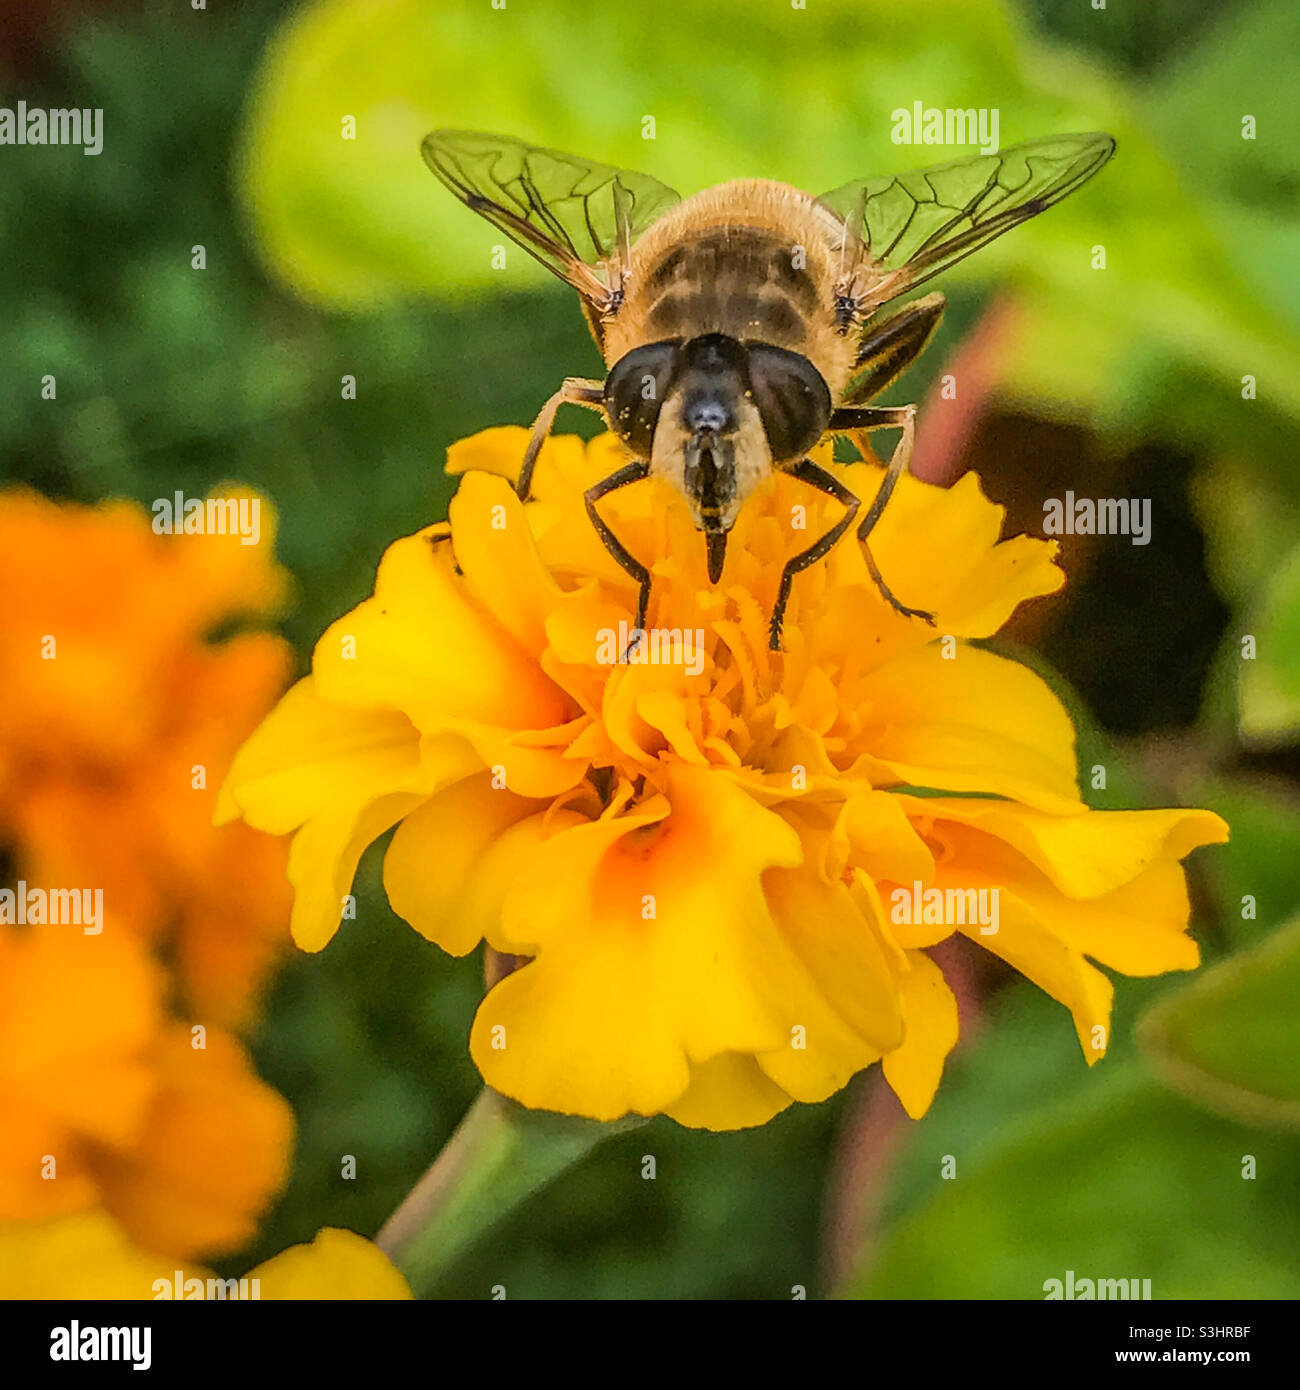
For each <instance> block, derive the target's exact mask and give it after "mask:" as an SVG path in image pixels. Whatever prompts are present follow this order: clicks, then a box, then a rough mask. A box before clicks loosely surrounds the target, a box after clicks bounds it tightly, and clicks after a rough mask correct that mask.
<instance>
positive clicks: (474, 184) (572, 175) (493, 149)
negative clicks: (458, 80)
mask: <svg viewBox="0 0 1300 1390" xmlns="http://www.w3.org/2000/svg"><path fill="white" fill-rule="evenodd" d="M422 149H423V151H424V159H425V162H426V163H427V164H428V166H429V168H430V169H432V170H433V172H434V173H435V174H436V175H437V176H438V178H440V179H441V180H442V182H443V183H445V184H446V185H447V187H448V188H450V189H451V191H452V192H453V193H454V194H455V195H456V196H457V197H458V198H459V199H460V200H461V201H462V202H463V203H465V205H466V206H467V207H470V208H472V209H473V210H474V211H475V212H477V213H479V214H480V215H481V216H483V217H486V218H487V220H488V221H489V222H491V223H493V224H494V225H495V226H497V227H499V228H500V229H501V230H502V231H503V232H504V233H505V234H506V235H507V236H508V237H510V238H511V239H512V240H514V241H517V242H518V243H519V245H520V246H522V247H523V248H524V249H525V250H526V251H528V252H529V253H530V254H531V255H533V256H536V258H537V259H538V260H539V261H541V263H542V264H543V265H544V266H546V267H547V268H548V269H550V270H553V271H554V272H555V273H556V274H557V275H558V276H559V277H560V278H561V279H562V280H567V281H568V283H569V284H570V285H572V286H573V288H574V289H576V290H577V291H578V293H579V294H581V295H582V296H583V298H584V299H586V300H587V301H588V302H589V303H590V304H591V305H592V306H593V307H594V308H596V309H598V310H603V309H605V308H607V307H608V306H609V304H610V302H611V298H612V293H613V291H614V290H616V289H617V288H618V287H619V285H620V283H621V279H622V275H623V273H624V272H625V270H626V267H627V258H628V251H629V248H630V246H631V244H632V242H633V241H634V240H635V239H636V238H637V237H638V236H639V235H640V234H641V233H642V232H643V231H644V230H645V229H646V228H647V227H648V226H649V225H650V224H651V223H652V222H654V221H656V220H657V219H658V218H659V217H660V216H662V215H663V213H665V212H666V211H667V210H668V209H669V208H671V207H673V206H674V205H675V204H676V203H678V202H680V201H681V199H680V198H679V197H678V195H677V194H676V193H674V192H673V190H672V189H671V188H669V187H667V186H666V185H665V184H662V183H660V182H659V181H658V180H657V179H653V178H651V177H650V176H649V175H648V174H638V173H635V172H633V171H631V170H628V169H616V168H614V167H613V166H612V165H609V164H596V163H594V162H593V161H592V160H589V159H582V158H580V157H579V156H577V155H571V154H562V153H560V151H558V150H547V149H542V148H541V147H540V146H537V145H526V144H524V143H523V141H521V140H512V139H510V138H509V137H508V136H504V135H487V134H483V133H481V132H478V131H472V130H435V131H434V132H433V133H432V134H431V135H427V136H425V139H424V143H423V145H422Z"/></svg>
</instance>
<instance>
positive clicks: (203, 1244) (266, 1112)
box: [96, 1026, 293, 1256]
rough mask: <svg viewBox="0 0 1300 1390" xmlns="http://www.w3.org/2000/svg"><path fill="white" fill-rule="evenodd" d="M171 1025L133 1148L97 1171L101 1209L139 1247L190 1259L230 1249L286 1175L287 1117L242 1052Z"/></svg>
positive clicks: (248, 1232) (111, 1156)
mask: <svg viewBox="0 0 1300 1390" xmlns="http://www.w3.org/2000/svg"><path fill="white" fill-rule="evenodd" d="M192 1044H193V1039H192V1036H191V1032H190V1029H189V1028H188V1027H183V1026H178V1027H177V1028H176V1030H175V1031H174V1032H173V1034H172V1035H171V1037H170V1038H169V1039H168V1040H167V1043H166V1045H165V1047H164V1049H163V1052H162V1054H161V1065H162V1074H163V1084H162V1088H161V1090H160V1091H159V1093H158V1095H157V1097H156V1099H155V1101H154V1103H153V1106H152V1108H151V1110H150V1114H149V1118H148V1121H147V1124H146V1126H145V1128H144V1131H143V1137H142V1139H141V1141H140V1142H139V1143H138V1144H137V1145H136V1146H135V1147H134V1148H133V1149H132V1150H130V1151H129V1152H121V1153H117V1152H114V1153H107V1152H106V1153H105V1154H103V1155H102V1156H101V1157H100V1159H99V1160H98V1161H97V1163H96V1172H97V1174H98V1176H99V1180H100V1184H101V1187H102V1189H103V1192H104V1200H105V1205H106V1206H107V1207H108V1209H109V1210H110V1211H111V1212H112V1213H113V1215H114V1216H115V1217H117V1219H118V1220H119V1221H121V1223H122V1225H123V1226H124V1227H125V1228H126V1230H127V1231H128V1232H129V1233H130V1235H131V1237H132V1238H133V1239H134V1240H136V1241H138V1242H139V1243H140V1244H141V1245H143V1246H146V1247H148V1248H149V1249H153V1250H162V1251H166V1252H167V1253H169V1254H175V1255H181V1256H190V1255H203V1254H216V1253H220V1252H223V1251H227V1250H233V1249H237V1248H238V1247H239V1246H241V1245H243V1244H245V1243H246V1242H247V1241H248V1240H249V1239H250V1238H251V1237H252V1235H253V1234H254V1232H255V1231H256V1229H257V1219H258V1217H259V1216H260V1214H261V1212H262V1210H263V1209H264V1208H265V1206H266V1205H267V1203H268V1202H269V1201H270V1199H271V1198H272V1197H273V1196H274V1195H275V1194H276V1193H277V1192H278V1191H279V1189H280V1187H281V1186H282V1185H283V1183H284V1181H285V1178H286V1177H287V1176H288V1171H289V1150H290V1145H291V1144H292V1140H293V1115H292V1112H291V1111H290V1109H289V1106H288V1104H287V1103H286V1102H285V1100H284V1099H283V1097H281V1096H280V1095H278V1094H277V1093H276V1092H275V1091H273V1090H272V1089H271V1088H270V1087H269V1086H267V1085H266V1084H265V1082H263V1081H262V1080H260V1079H259V1078H258V1076H257V1074H256V1073H255V1072H254V1071H253V1069H252V1067H251V1065H250V1063H249V1060H248V1057H247V1056H246V1054H245V1053H244V1050H243V1048H241V1047H240V1046H239V1044H238V1043H236V1042H235V1041H234V1040H233V1039H232V1038H230V1037H228V1036H227V1035H225V1034H223V1033H219V1032H216V1031H214V1030H209V1031H208V1033H207V1036H206V1039H205V1045H204V1046H203V1047H201V1048H200V1047H195V1046H193V1045H192Z"/></svg>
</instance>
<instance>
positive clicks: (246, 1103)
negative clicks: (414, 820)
mask: <svg viewBox="0 0 1300 1390" xmlns="http://www.w3.org/2000/svg"><path fill="white" fill-rule="evenodd" d="M230 495H235V494H230ZM243 495H244V496H246V497H248V500H249V503H250V506H251V502H252V499H251V495H249V494H243ZM257 502H258V515H259V517H260V515H261V512H262V510H264V509H265V508H264V507H263V504H262V503H261V499H257ZM265 510H269V509H265ZM272 533H273V528H272V527H269V526H268V527H267V528H264V530H263V534H262V536H261V538H260V539H261V544H259V545H243V544H241V540H240V537H239V535H237V534H236V535H184V536H181V537H172V536H165V535H156V534H154V532H153V529H152V527H151V525H150V521H149V518H148V516H147V514H146V513H145V512H144V511H143V509H141V508H139V507H137V506H134V505H132V504H128V503H110V504H107V505H105V506H102V507H96V508H89V507H81V506H73V505H67V504H60V503H55V502H50V501H48V500H46V499H45V498H42V497H40V496H38V495H36V494H35V493H31V492H27V491H9V492H5V493H3V494H0V585H3V586H4V589H5V591H6V592H7V593H10V594H13V593H17V594H19V595H20V601H19V603H18V604H16V605H13V604H11V605H9V606H6V607H5V608H4V609H3V610H0V650H2V651H3V652H4V654H5V660H4V664H3V667H2V668H0V850H3V851H4V859H5V860H6V861H7V862H6V868H5V873H4V875H3V878H2V879H0V1220H12V1221H23V1222H38V1221H41V1220H43V1219H48V1218H53V1217H63V1216H69V1215H73V1214H76V1213H83V1212H86V1211H87V1210H90V1209H95V1208H100V1207H102V1208H105V1209H107V1211H108V1212H109V1213H110V1214H111V1215H112V1216H114V1217H115V1218H116V1219H117V1220H118V1221H120V1222H121V1223H122V1225H123V1227H124V1228H125V1230H126V1231H127V1233H128V1235H129V1236H130V1237H131V1239H132V1240H133V1241H134V1242H136V1243H137V1244H139V1245H141V1246H144V1247H147V1248H149V1249H153V1250H156V1251H160V1252H165V1253H166V1254H167V1255H168V1256H172V1257H177V1258H181V1257H188V1256H192V1255H207V1254H218V1253H221V1252H224V1251H228V1250H233V1249H237V1248H238V1247H239V1246H241V1245H243V1244H245V1243H246V1242H247V1241H248V1240H249V1239H250V1238H251V1236H252V1235H253V1234H254V1233H255V1231H256V1226H257V1220H258V1217H259V1216H260V1214H261V1212H262V1210H263V1209H264V1207H265V1206H266V1204H267V1202H268V1201H269V1200H270V1199H271V1197H272V1196H273V1195H274V1194H275V1193H276V1192H277V1191H278V1189H279V1188H280V1187H281V1185H282V1184H283V1182H284V1180H285V1177H286V1175H287V1170H288V1161H289V1152H290V1146H291V1142H292V1136H293V1117H292V1114H291V1112H290V1110H289V1107H288V1105H287V1104H286V1103H285V1101H284V1100H283V1099H282V1098H281V1097H280V1096H279V1095H277V1094H276V1092H275V1091H273V1090H272V1089H271V1088H270V1087H268V1086H267V1085H265V1084H264V1083H263V1082H262V1081H261V1080H260V1079H259V1078H258V1076H257V1074H256V1072H255V1071H254V1070H253V1067H252V1064H251V1062H250V1060H249V1058H248V1057H247V1055H246V1054H245V1052H244V1050H243V1048H242V1047H241V1046H240V1044H239V1043H238V1042H237V1041H236V1040H235V1039H234V1038H233V1037H232V1036H230V1035H229V1034H228V1033H227V1032H225V1031H223V1029H225V1028H227V1027H230V1026H234V1025H237V1024H240V1023H242V1022H244V1021H246V1019H247V1018H248V1016H249V1014H250V1012H251V1010H252V1008H253V1007H254V1005H255V1003H256V999H257V995H258V992H259V990H260V989H261V987H262V985H263V984H264V982H265V980H266V978H267V975H268V972H269V970H270V968H271V966H272V965H273V964H274V961H275V958H276V954H277V950H278V947H279V944H280V942H281V940H282V938H283V937H284V935H285V923H286V919H287V913H288V895H287V885H286V883H285V879H284V855H283V852H282V851H281V850H280V849H279V847H278V846H276V845H275V844H274V843H273V842H270V841H267V840H266V839H265V837H263V836H259V835H256V834H253V833H252V832H248V831H245V830H243V829H242V828H241V827H233V828H232V829H233V833H232V829H226V830H217V829H214V828H213V826H212V824H211V818H212V810H213V802H214V798H215V794H216V788H217V787H218V786H219V785H220V782H221V779H222V777H223V775H224V773H225V770H226V767H227V765H228V763H229V762H230V759H231V757H232V755H233V752H234V749H235V748H236V746H237V745H238V744H239V742H240V740H241V739H242V738H243V737H244V736H245V735H246V734H247V732H248V731H249V730H250V729H251V728H252V727H253V726H254V725H255V724H256V722H257V720H258V719H259V717H260V716H261V715H262V714H263V713H264V712H265V710H266V709H267V707H268V706H269V705H270V704H271V702H272V701H273V699H274V697H275V695H276V692H277V691H278V690H279V688H280V687H281V686H282V684H283V683H284V680H285V677H286V675H287V673H288V669H289V664H290V650H289V647H288V645H287V644H286V643H285V642H284V641H283V640H282V639H281V638H279V637H276V636H274V635H271V634H269V633H243V634H241V635H237V636H233V637H231V638H230V639H229V640H226V641H220V642H218V641H213V640H211V639H212V637H213V634H214V632H217V631H218V630H219V629H220V628H221V627H222V626H223V625H227V626H228V625H230V624H231V623H233V622H234V621H236V620H239V619H241V618H245V617H248V616H251V617H264V616H266V615H267V614H269V613H270V612H272V611H273V609H274V608H275V607H276V605H278V603H279V602H280V601H281V599H282V596H283V592H284V588H285V582H286V581H285V576H284V573H283V571H282V570H281V569H280V568H279V567H278V566H277V565H276V564H275V563H274V561H273V560H272V559H271V558H270V554H271V543H272ZM24 885H25V891H24ZM33 891H34V892H35V893H36V894H37V895H38V896H44V897H47V898H48V901H49V903H50V904H51V905H52V904H53V903H54V900H55V896H56V894H59V893H68V892H69V891H71V892H72V894H73V895H74V896H73V898H72V901H74V902H77V903H78V904H81V903H83V902H84V904H85V905H86V906H85V908H84V911H86V912H89V910H90V909H89V903H90V901H92V900H93V899H94V898H96V897H97V898H98V900H99V903H98V906H97V907H96V909H95V911H94V917H93V925H92V924H89V923H87V921H86V920H85V918H84V917H83V918H82V919H81V920H80V922H79V921H78V919H77V918H73V919H72V920H71V921H69V920H68V919H67V918H63V919H61V920H54V919H53V914H52V913H51V914H49V915H50V916H51V921H49V922H45V921H43V919H42V917H40V916H37V915H36V914H35V913H33V912H30V911H27V910H26V909H27V907H28V904H29V902H30V900H31V894H32V892H33ZM83 894H85V895H86V897H85V898H84V899H83V897H82V895H83ZM65 905H66V904H65ZM182 1018H184V1019H193V1020H195V1023H194V1025H193V1026H191V1025H190V1024H189V1023H187V1022H182V1021H181V1019H182Z"/></svg>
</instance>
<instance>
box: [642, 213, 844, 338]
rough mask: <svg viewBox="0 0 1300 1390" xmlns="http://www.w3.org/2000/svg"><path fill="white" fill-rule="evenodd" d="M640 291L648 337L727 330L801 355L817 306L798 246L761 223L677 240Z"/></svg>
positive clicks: (719, 229)
mask: <svg viewBox="0 0 1300 1390" xmlns="http://www.w3.org/2000/svg"><path fill="white" fill-rule="evenodd" d="M640 289H641V292H642V294H643V295H644V300H645V303H646V304H647V306H648V308H647V310H646V317H645V320H644V324H645V340H646V341H647V342H654V341H658V340H663V339H667V338H692V337H695V336H697V335H699V334H703V333H725V334H727V335H728V336H729V337H732V338H737V339H739V340H740V341H741V342H744V341H745V340H746V339H759V340H761V341H762V342H765V343H771V344H773V345H774V346H776V347H784V348H788V349H789V350H790V351H792V352H800V351H803V350H804V348H805V345H806V343H807V341H808V336H809V330H810V328H811V326H812V323H813V320H814V317H815V316H816V315H817V314H818V311H819V309H822V305H821V304H820V300H819V296H818V293H817V287H816V285H815V284H814V282H813V278H812V276H811V275H810V274H809V273H808V271H807V270H806V269H804V268H803V265H802V261H801V256H800V253H799V250H798V248H797V247H794V246H792V245H790V243H789V241H788V240H786V239H782V238H781V237H779V236H778V235H777V234H776V233H774V232H771V231H768V230H766V229H765V228H762V227H718V228H714V229H710V230H707V231H704V232H701V233H699V234H697V235H696V236H695V237H693V238H691V239H690V240H689V241H685V242H682V243H679V244H678V245H676V246H674V247H672V248H671V249H670V250H669V251H667V252H666V254H665V255H664V256H663V257H662V258H661V259H660V260H659V261H658V262H657V263H656V264H654V265H652V266H651V267H650V268H649V269H648V270H647V271H646V272H645V276H644V279H643V281H642V283H641V286H640ZM824 316H825V315H824V311H823V313H822V317H824Z"/></svg>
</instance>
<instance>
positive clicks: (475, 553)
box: [448, 473, 564, 657]
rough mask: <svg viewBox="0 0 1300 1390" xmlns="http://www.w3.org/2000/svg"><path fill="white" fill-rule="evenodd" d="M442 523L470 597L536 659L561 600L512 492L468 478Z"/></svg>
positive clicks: (484, 477)
mask: <svg viewBox="0 0 1300 1390" xmlns="http://www.w3.org/2000/svg"><path fill="white" fill-rule="evenodd" d="M497 509H499V510H497ZM448 517H449V519H450V521H451V526H452V533H453V535H454V536H455V547H456V561H457V563H458V564H459V565H460V567H461V569H462V571H463V572H464V575H465V579H466V580H467V581H468V583H469V585H470V587H471V588H472V589H473V591H474V595H475V597H476V598H477V599H478V601H479V602H480V603H481V604H482V605H483V607H484V608H485V609H486V610H487V611H488V612H489V613H491V614H492V616H493V617H494V618H495V619H496V621H497V622H498V623H500V624H501V626H502V627H503V628H504V629H505V630H506V631H507V632H508V633H509V634H510V635H511V637H513V638H514V639H515V641H516V642H518V643H519V645H520V646H521V647H522V648H523V649H524V651H526V652H527V653H529V655H531V656H534V657H536V656H539V655H540V654H541V652H542V651H543V650H544V648H545V647H546V620H547V618H548V617H549V616H550V614H551V613H552V611H553V610H554V609H556V608H557V607H559V606H560V605H561V604H562V602H563V601H564V595H563V594H562V593H561V591H560V587H559V585H558V584H556V582H555V580H554V579H553V578H552V577H551V572H550V570H549V569H547V568H546V566H545V565H543V564H542V562H541V560H540V558H539V557H538V554H537V549H536V547H535V546H534V544H533V533H532V531H531V530H530V529H529V526H528V521H527V518H526V517H525V515H524V504H523V503H522V502H521V501H520V500H519V497H518V495H517V494H516V492H515V490H514V488H512V487H511V486H510V485H509V483H507V482H506V481H505V480H504V479H502V478H494V477H492V476H491V475H490V474H487V473H469V474H467V475H466V477H465V479H464V480H463V481H462V483H461V485H460V487H459V488H458V489H457V492H456V495H455V497H453V498H452V500H451V506H450V508H449V509H448Z"/></svg>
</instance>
